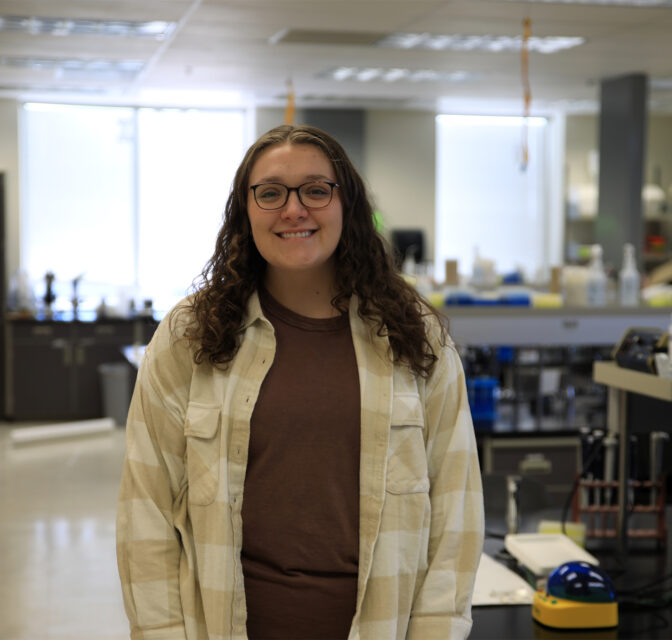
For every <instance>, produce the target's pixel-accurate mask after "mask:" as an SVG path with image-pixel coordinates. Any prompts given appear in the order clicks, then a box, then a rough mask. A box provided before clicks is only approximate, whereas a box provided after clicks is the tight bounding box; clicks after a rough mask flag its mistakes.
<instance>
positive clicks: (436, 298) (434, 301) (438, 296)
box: [427, 291, 444, 308]
mask: <svg viewBox="0 0 672 640" xmlns="http://www.w3.org/2000/svg"><path fill="white" fill-rule="evenodd" d="M427 300H429V303H430V304H431V305H432V306H434V307H439V308H440V307H442V306H443V302H444V295H443V293H441V292H440V291H433V292H432V293H430V294H428V296H427Z"/></svg>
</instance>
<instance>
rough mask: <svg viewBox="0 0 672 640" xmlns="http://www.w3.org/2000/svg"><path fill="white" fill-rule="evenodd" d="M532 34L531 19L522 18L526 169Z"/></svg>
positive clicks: (523, 166)
mask: <svg viewBox="0 0 672 640" xmlns="http://www.w3.org/2000/svg"><path fill="white" fill-rule="evenodd" d="M531 35H532V21H531V20H530V19H529V18H525V19H524V20H523V41H522V43H521V47H520V72H521V79H522V81H523V145H522V146H523V149H522V160H521V167H520V168H521V170H522V171H526V170H527V165H528V162H529V160H530V150H529V145H528V124H529V122H528V120H529V117H530V105H531V104H532V91H531V89H530V64H529V62H530V49H529V44H530V36H531Z"/></svg>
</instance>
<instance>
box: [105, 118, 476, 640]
mask: <svg viewBox="0 0 672 640" xmlns="http://www.w3.org/2000/svg"><path fill="white" fill-rule="evenodd" d="M216 247H217V248H216V250H215V253H214V255H213V257H212V258H211V260H210V261H209V263H208V264H207V266H206V268H205V270H204V273H203V279H202V282H201V284H200V286H199V287H198V288H197V290H196V292H195V293H194V295H193V296H191V297H190V298H188V299H187V300H185V301H184V302H183V303H182V304H180V305H178V306H177V307H176V309H175V310H174V311H173V312H172V313H171V314H170V315H169V316H168V317H167V319H166V320H164V321H163V322H162V323H161V325H160V326H159V328H158V329H157V332H156V334H155V336H154V338H153V339H152V342H151V343H150V345H149V347H148V349H147V352H146V355H145V359H144V361H143V363H142V366H141V368H140V371H139V374H138V381H137V385H136V389H135V393H134V395H133V400H132V403H131V408H130V412H129V418H128V427H127V429H128V443H127V459H126V463H125V467H124V475H123V480H122V487H121V495H120V503H119V516H118V524H117V529H118V562H119V571H120V575H121V580H122V586H123V591H124V601H125V606H126V610H127V613H128V616H129V619H130V622H131V630H132V634H131V635H132V637H133V638H134V639H153V638H161V639H162V640H165V639H170V638H181V639H183V638H188V639H189V640H195V639H202V638H210V639H214V638H245V637H249V638H251V639H253V640H254V639H270V638H275V639H280V638H282V639H285V640H289V639H291V640H299V639H308V638H310V639H318V638H320V639H325V638H329V639H335V638H341V639H345V638H351V639H355V638H360V639H361V640H367V639H370V640H384V639H387V638H413V639H417V640H431V639H432V638H437V639H438V638H441V639H444V638H464V637H466V636H467V635H468V633H469V630H470V627H471V619H470V602H471V592H472V588H473V580H474V574H475V570H476V567H477V564H478V559H479V556H480V551H481V545H482V537H483V513H482V492H481V485H480V474H479V468H478V460H477V456H476V449H475V443H474V435H473V428H472V424H471V418H470V414H469V408H468V405H467V400H466V391H465V384H464V375H463V372H462V368H461V365H460V360H459V357H458V355H457V353H456V351H455V349H454V347H453V345H452V343H451V342H450V340H449V338H448V337H447V336H446V334H445V331H444V330H443V328H442V327H441V324H440V322H439V320H438V317H437V315H436V313H435V312H434V311H433V310H432V309H431V308H430V307H429V306H428V305H427V304H426V303H425V302H424V301H423V300H422V299H421V298H420V297H419V296H418V295H417V294H416V293H415V291H414V290H413V289H412V288H411V287H409V286H408V285H407V284H406V283H405V282H404V280H403V279H402V278H401V277H400V276H399V275H398V274H397V273H396V272H395V270H394V267H393V263H392V261H391V259H390V257H389V255H388V254H387V253H386V251H385V248H384V244H383V242H382V240H381V238H380V236H379V235H378V234H377V233H376V232H375V230H374V227H373V212H372V207H371V204H370V202H369V200H368V198H367V194H366V190H365V188H364V185H363V182H362V179H361V178H360V176H359V175H358V174H357V172H356V170H355V169H354V167H353V166H352V164H351V162H350V161H349V159H348V158H347V156H346V154H345V152H344V151H343V149H342V148H341V146H340V145H339V144H338V143H337V142H336V141H335V140H334V139H333V138H331V137H330V136H329V135H327V134H326V133H324V132H322V131H320V130H319V129H315V128H313V127H307V126H300V127H293V126H282V127H278V128H276V129H273V130H271V131H269V132H268V133H267V134H265V135H264V136H262V137H261V138H260V139H259V140H258V141H257V142H256V143H255V144H253V145H252V147H251V148H250V149H249V150H248V152H247V154H246V156H245V158H244V159H243V161H242V163H241V165H240V167H239V169H238V171H237V173H236V176H235V178H234V182H233V186H232V190H231V194H230V196H229V199H228V202H227V205H226V214H225V219H224V224H223V226H222V229H221V231H220V233H219V235H218V238H217V245H216Z"/></svg>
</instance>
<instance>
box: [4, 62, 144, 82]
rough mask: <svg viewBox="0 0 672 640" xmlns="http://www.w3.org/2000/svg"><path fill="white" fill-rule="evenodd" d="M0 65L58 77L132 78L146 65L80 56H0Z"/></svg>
mask: <svg viewBox="0 0 672 640" xmlns="http://www.w3.org/2000/svg"><path fill="white" fill-rule="evenodd" d="M0 65H3V66H7V67H18V68H20V69H31V70H33V71H53V72H54V74H55V75H56V77H59V78H61V77H64V76H70V77H72V78H74V77H76V76H83V75H86V76H88V77H91V76H98V77H99V78H101V79H102V78H105V79H107V80H109V79H119V80H126V81H127V80H130V79H132V78H134V77H135V76H136V75H137V74H138V73H139V72H140V71H141V70H142V68H143V67H144V66H145V63H144V61H143V60H102V59H99V60H95V59H94V60H84V59H78V58H31V57H11V56H0Z"/></svg>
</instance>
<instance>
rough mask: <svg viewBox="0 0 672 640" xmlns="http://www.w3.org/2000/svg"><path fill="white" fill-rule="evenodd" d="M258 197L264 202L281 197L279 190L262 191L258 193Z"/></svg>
mask: <svg viewBox="0 0 672 640" xmlns="http://www.w3.org/2000/svg"><path fill="white" fill-rule="evenodd" d="M257 196H258V197H259V198H261V199H262V200H273V199H274V198H279V197H280V191H278V190H277V189H262V190H260V191H258V192H257Z"/></svg>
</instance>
